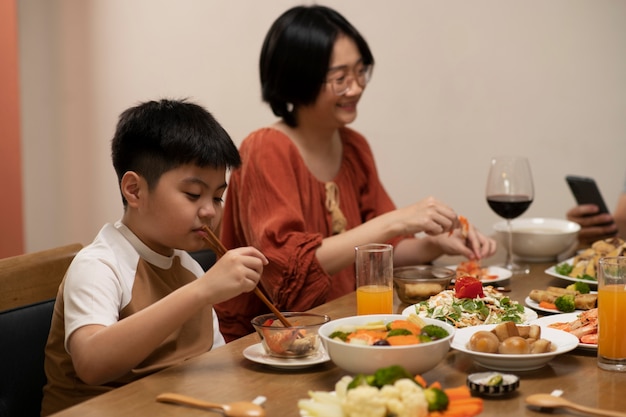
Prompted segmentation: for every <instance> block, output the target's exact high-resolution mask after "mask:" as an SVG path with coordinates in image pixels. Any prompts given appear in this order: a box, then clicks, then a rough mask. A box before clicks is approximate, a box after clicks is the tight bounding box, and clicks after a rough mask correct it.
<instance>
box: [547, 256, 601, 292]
mask: <svg viewBox="0 0 626 417" xmlns="http://www.w3.org/2000/svg"><path fill="white" fill-rule="evenodd" d="M563 263H567V264H569V265H573V264H574V257H572V258H569V259H566V260H564V261H563V262H559V263H558V264H556V265H553V266H551V267H550V268H548V269H546V270H545V271H544V272H545V273H546V274H548V275H552V276H553V277H556V278H560V279H564V280H566V281H571V282H585V283H587V284H589V286H592V287H595V286H597V285H598V282H597V281H593V280H590V279H580V278H573V277H568V276H567V275H561V274H559V273H558V272H556V267H557V265H561V264H563Z"/></svg>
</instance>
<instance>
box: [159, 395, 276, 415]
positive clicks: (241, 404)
mask: <svg viewBox="0 0 626 417" xmlns="http://www.w3.org/2000/svg"><path fill="white" fill-rule="evenodd" d="M156 400H157V401H159V402H163V403H171V404H182V405H188V406H191V407H196V408H203V409H208V410H215V409H218V410H221V411H222V413H224V415H225V416H227V417H265V409H263V407H261V406H260V405H257V404H254V403H252V402H249V401H238V402H234V403H229V404H219V403H212V402H208V401H202V400H198V399H196V398H193V397H188V396H186V395H181V394H175V393H173V392H165V393H163V394H159V395H158V396H157V397H156Z"/></svg>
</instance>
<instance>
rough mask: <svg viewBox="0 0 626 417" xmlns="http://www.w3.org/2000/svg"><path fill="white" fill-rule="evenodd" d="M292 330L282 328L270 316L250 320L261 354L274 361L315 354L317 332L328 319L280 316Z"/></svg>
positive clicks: (282, 326) (326, 317) (277, 320)
mask: <svg viewBox="0 0 626 417" xmlns="http://www.w3.org/2000/svg"><path fill="white" fill-rule="evenodd" d="M282 314H283V316H285V318H286V319H287V320H289V324H291V326H292V327H285V326H284V325H283V324H282V323H281V322H280V320H279V319H278V318H277V317H276V316H275V315H274V314H271V313H270V314H263V315H260V316H257V317H255V318H253V319H252V326H253V327H254V328H255V330H256V332H257V334H258V335H259V338H260V339H261V345H262V346H263V349H265V352H266V353H267V354H268V355H270V356H274V357H277V358H286V359H290V358H305V357H308V356H311V355H313V354H316V353H317V351H318V350H319V347H320V339H319V337H318V331H319V329H320V328H321V326H323V325H324V324H325V323H328V322H330V317H329V316H327V315H325V314H314V313H296V312H289V313H282Z"/></svg>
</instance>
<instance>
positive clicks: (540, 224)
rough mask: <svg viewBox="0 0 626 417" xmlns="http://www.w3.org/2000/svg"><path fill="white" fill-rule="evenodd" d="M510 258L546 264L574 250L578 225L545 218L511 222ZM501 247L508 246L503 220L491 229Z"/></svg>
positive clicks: (522, 219)
mask: <svg viewBox="0 0 626 417" xmlns="http://www.w3.org/2000/svg"><path fill="white" fill-rule="evenodd" d="M511 227H512V230H513V250H512V253H513V255H515V256H517V257H519V258H521V259H523V260H526V261H529V262H548V261H553V260H555V259H556V258H557V257H558V255H560V254H563V253H565V252H568V251H570V250H572V249H574V247H575V245H576V236H577V235H578V231H579V230H580V225H579V224H578V223H574V222H570V221H568V220H564V219H550V218H545V217H534V218H520V219H513V220H511ZM493 228H494V230H495V231H496V235H497V237H498V239H499V240H500V242H501V243H502V245H504V246H505V247H506V245H508V228H507V224H506V221H501V222H498V223H496V224H495V225H494V226H493Z"/></svg>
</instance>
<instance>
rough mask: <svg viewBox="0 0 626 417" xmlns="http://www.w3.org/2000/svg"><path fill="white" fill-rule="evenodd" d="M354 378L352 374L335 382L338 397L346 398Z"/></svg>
mask: <svg viewBox="0 0 626 417" xmlns="http://www.w3.org/2000/svg"><path fill="white" fill-rule="evenodd" d="M353 379H354V378H352V377H351V376H347V375H346V376H344V377H343V378H341V379H340V380H339V381H337V383H336V384H335V393H336V394H337V398H339V399H340V400H344V399H345V398H346V392H348V385H349V384H350V382H352V380H353Z"/></svg>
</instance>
